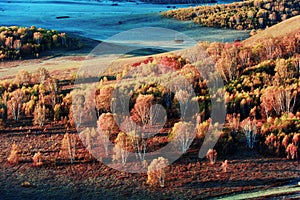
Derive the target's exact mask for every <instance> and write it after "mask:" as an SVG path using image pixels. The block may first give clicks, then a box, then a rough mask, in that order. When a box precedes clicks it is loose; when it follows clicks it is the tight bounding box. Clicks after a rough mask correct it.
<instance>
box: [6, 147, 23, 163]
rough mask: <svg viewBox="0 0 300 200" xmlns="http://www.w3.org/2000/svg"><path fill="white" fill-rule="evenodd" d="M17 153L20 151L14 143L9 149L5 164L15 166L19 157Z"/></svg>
mask: <svg viewBox="0 0 300 200" xmlns="http://www.w3.org/2000/svg"><path fill="white" fill-rule="evenodd" d="M19 151H20V148H19V146H18V145H17V144H15V143H14V144H13V145H12V147H11V152H10V155H9V156H8V158H7V162H8V163H9V164H12V165H16V164H18V163H19V155H18V153H19Z"/></svg>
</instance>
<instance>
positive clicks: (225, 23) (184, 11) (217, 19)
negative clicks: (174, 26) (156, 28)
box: [162, 0, 300, 30]
mask: <svg viewBox="0 0 300 200" xmlns="http://www.w3.org/2000/svg"><path fill="white" fill-rule="evenodd" d="M299 12H300V1H299V0H295V1H294V0H286V1H282V0H264V1H263V0H250V1H243V2H235V3H231V4H224V5H218V4H217V5H214V6H197V7H192V8H181V9H177V10H171V11H166V12H164V13H163V14H162V16H165V17H170V18H175V19H178V20H185V21H187V20H192V21H194V22H195V23H197V24H201V25H203V26H209V27H223V28H233V29H239V30H242V29H247V30H251V29H264V28H266V27H270V26H272V25H274V24H277V23H278V22H281V21H284V20H286V19H288V18H291V17H293V16H296V15H299Z"/></svg>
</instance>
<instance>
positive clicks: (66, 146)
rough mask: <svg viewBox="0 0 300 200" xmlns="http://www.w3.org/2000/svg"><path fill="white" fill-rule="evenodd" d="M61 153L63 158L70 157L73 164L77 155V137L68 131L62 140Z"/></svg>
mask: <svg viewBox="0 0 300 200" xmlns="http://www.w3.org/2000/svg"><path fill="white" fill-rule="evenodd" d="M59 155H60V156H61V157H62V158H70V162H71V164H73V162H74V160H75V156H76V138H75V137H74V136H72V135H70V134H68V133H65V135H64V137H63V139H62V141H61V148H60V151H59Z"/></svg>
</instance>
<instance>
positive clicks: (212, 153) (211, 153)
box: [206, 149, 218, 165]
mask: <svg viewBox="0 0 300 200" xmlns="http://www.w3.org/2000/svg"><path fill="white" fill-rule="evenodd" d="M217 156H218V153H217V151H216V150H214V149H209V150H208V151H207V153H206V158H207V159H208V160H209V163H210V164H211V165H213V164H215V163H216V160H217Z"/></svg>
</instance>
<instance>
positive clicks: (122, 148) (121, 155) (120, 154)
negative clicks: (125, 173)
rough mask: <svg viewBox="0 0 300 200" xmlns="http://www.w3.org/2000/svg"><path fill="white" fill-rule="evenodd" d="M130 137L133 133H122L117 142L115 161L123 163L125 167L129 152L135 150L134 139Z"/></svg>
mask: <svg viewBox="0 0 300 200" xmlns="http://www.w3.org/2000/svg"><path fill="white" fill-rule="evenodd" d="M130 135H131V133H129V134H126V133H124V132H120V133H119V134H118V136H117V139H116V140H115V146H114V152H115V155H114V156H113V160H115V161H121V163H122V164H123V165H125V164H126V162H127V158H128V151H129V150H130V149H132V148H133V144H132V143H133V138H132V137H131V136H130Z"/></svg>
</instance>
